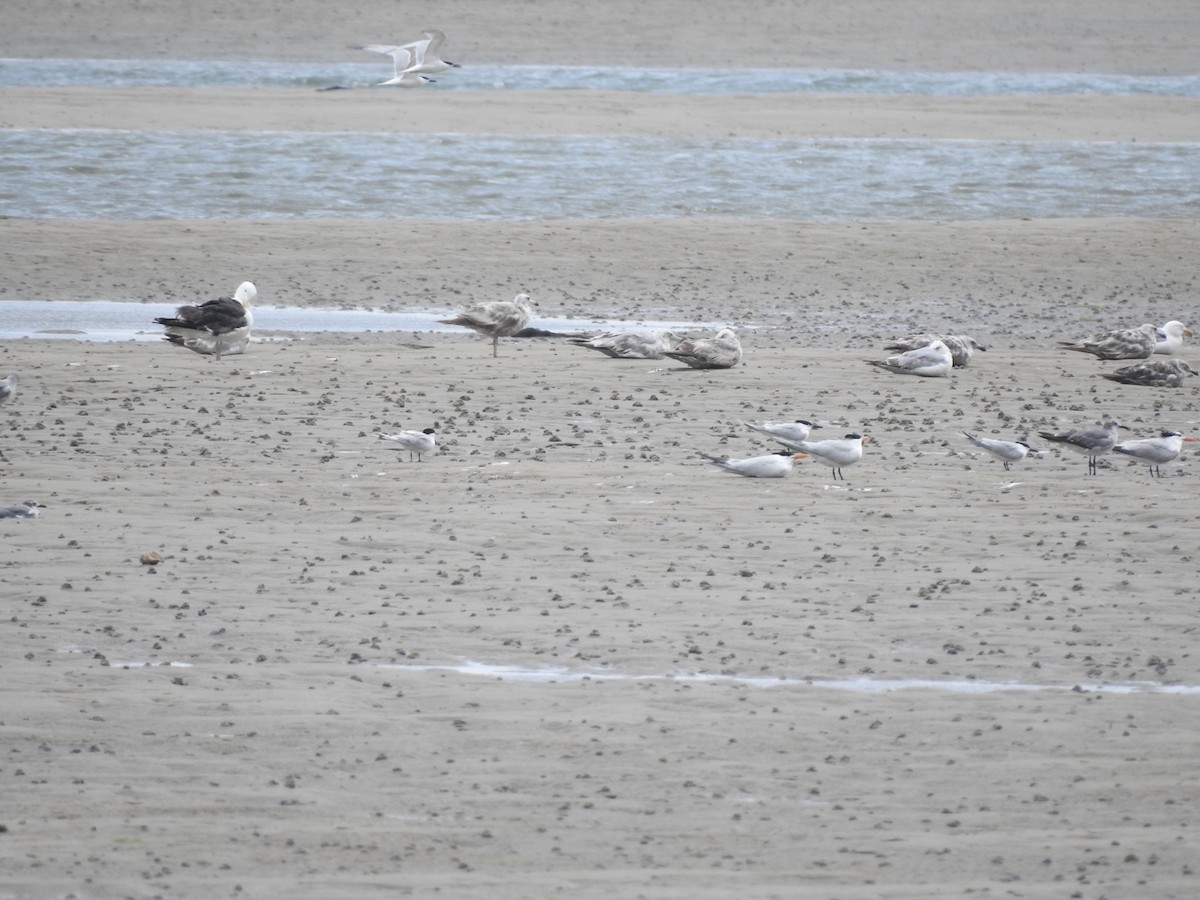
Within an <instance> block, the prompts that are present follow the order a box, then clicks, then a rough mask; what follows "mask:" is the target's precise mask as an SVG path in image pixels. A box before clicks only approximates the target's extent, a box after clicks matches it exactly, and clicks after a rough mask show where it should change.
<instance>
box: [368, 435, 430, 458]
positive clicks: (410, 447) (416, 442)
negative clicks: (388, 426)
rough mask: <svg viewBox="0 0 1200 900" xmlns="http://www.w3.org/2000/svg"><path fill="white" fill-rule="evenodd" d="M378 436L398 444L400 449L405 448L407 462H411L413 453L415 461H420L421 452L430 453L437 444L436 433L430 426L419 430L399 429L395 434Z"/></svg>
mask: <svg viewBox="0 0 1200 900" xmlns="http://www.w3.org/2000/svg"><path fill="white" fill-rule="evenodd" d="M379 436H380V437H381V438H383V440H385V441H392V442H393V443H395V444H399V445H400V449H401V450H407V451H408V461H409V462H412V458H413V454H414V453H415V454H416V455H417V462H420V461H421V454H422V453H432V452H433V449H434V447H436V446H437V435H436V432H434V430H433V429H432V428H425V429H423V430H421V431H416V430H412V431H399V432H397V433H396V434H381V435H379Z"/></svg>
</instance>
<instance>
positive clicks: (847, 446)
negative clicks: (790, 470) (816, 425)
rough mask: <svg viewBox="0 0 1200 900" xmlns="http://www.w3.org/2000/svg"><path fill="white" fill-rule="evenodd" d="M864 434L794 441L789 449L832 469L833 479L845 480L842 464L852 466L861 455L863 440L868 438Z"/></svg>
mask: <svg viewBox="0 0 1200 900" xmlns="http://www.w3.org/2000/svg"><path fill="white" fill-rule="evenodd" d="M869 439H870V438H869V436H868V435H865V434H858V433H857V432H856V433H853V434H848V435H846V436H845V437H844V438H832V439H830V440H825V441H795V442H793V443H792V444H791V445H789V446H790V448H791V449H793V450H796V451H799V452H800V453H807V454H808V455H809V456H811V457H812V458H813V459H815V460H817V461H818V462H823V463H824V464H825V465H827V466H829V468H831V469H833V480H834V481H837V480H838V479H839V478H840V479H841V480H842V481H845V480H846V476H845V475H843V474H842V468H843V467H844V466H852V465H854V464H855V463H857V462H858V461H859V460H861V459H862V457H863V441H866V440H869Z"/></svg>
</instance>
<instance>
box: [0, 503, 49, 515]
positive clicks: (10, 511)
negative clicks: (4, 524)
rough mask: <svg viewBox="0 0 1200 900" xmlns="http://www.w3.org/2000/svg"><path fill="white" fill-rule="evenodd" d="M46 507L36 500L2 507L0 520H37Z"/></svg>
mask: <svg viewBox="0 0 1200 900" xmlns="http://www.w3.org/2000/svg"><path fill="white" fill-rule="evenodd" d="M45 508H46V507H44V506H42V504H40V503H38V502H37V501H36V500H26V501H25V502H24V503H18V504H16V505H15V506H3V507H0V519H36V518H37V517H38V516H39V515H41V513H42V510H43V509H45Z"/></svg>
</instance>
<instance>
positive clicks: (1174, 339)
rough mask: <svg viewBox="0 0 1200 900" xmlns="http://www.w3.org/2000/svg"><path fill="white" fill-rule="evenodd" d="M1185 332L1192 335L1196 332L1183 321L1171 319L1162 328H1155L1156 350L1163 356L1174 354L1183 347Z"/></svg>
mask: <svg viewBox="0 0 1200 900" xmlns="http://www.w3.org/2000/svg"><path fill="white" fill-rule="evenodd" d="M1185 334H1186V335H1187V336H1188V337H1191V336H1192V335H1194V334H1195V332H1194V331H1192V329H1190V328H1188V327H1187V326H1186V325H1184V324H1183V323H1182V322H1175V321H1171V322H1168V323H1167V324H1166V325H1163V326H1162V327H1161V328H1157V329H1155V337H1156V341H1155V344H1154V352H1155V353H1156V354H1160V355H1162V356H1174V355H1175V354H1176V353H1178V352H1179V351H1180V350H1182V349H1183V336H1184V335H1185Z"/></svg>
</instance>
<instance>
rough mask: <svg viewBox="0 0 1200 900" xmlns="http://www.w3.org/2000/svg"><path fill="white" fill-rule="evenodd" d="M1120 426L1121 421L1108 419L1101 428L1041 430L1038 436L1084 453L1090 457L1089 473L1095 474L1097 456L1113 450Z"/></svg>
mask: <svg viewBox="0 0 1200 900" xmlns="http://www.w3.org/2000/svg"><path fill="white" fill-rule="evenodd" d="M1120 427H1122V426H1121V424H1120V423H1119V422H1116V421H1114V420H1113V419H1106V420H1105V422H1104V424H1103V426H1102V427H1100V428H1075V429H1073V430H1071V431H1064V432H1058V433H1055V432H1053V431H1039V432H1038V436H1039V437H1041V438H1042V440H1045V441H1049V442H1050V443H1052V444H1058V446H1060V447H1065V448H1066V449H1068V450H1073V451H1075V452H1076V453H1082V454H1083V455H1084V456H1086V457H1087V458H1088V474H1089V475H1095V474H1096V457H1098V456H1103V455H1104V454H1105V453H1108V452H1109V451H1110V450H1112V448H1113V446H1114V445H1115V444H1116V443H1117V429H1118V428H1120Z"/></svg>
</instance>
